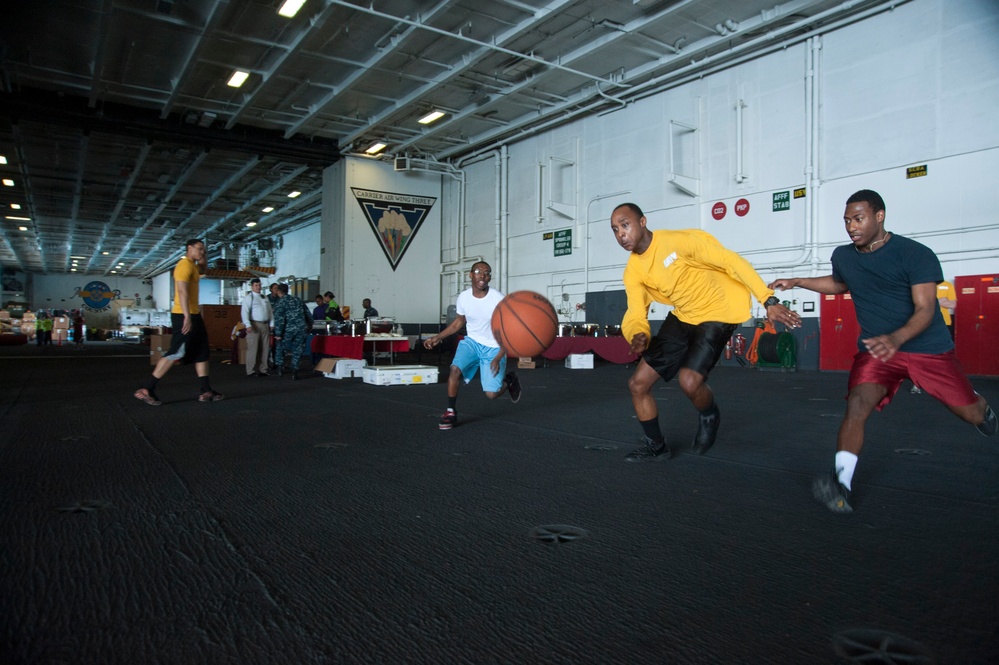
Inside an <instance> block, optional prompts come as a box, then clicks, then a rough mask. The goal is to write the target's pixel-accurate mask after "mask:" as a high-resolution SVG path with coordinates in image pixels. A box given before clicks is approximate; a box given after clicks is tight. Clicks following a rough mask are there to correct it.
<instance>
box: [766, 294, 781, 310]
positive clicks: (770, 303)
mask: <svg viewBox="0 0 999 665" xmlns="http://www.w3.org/2000/svg"><path fill="white" fill-rule="evenodd" d="M779 304H780V300H778V299H777V296H770V297H769V298H767V299H766V300H764V301H763V306H764V307H773V306H774V305H779Z"/></svg>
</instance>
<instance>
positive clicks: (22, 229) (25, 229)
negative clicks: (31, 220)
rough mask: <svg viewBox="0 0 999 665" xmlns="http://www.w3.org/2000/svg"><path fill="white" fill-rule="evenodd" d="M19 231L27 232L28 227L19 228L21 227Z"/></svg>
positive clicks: (18, 228)
mask: <svg viewBox="0 0 999 665" xmlns="http://www.w3.org/2000/svg"><path fill="white" fill-rule="evenodd" d="M17 230H18V231H27V230H28V227H27V226H19V227H17Z"/></svg>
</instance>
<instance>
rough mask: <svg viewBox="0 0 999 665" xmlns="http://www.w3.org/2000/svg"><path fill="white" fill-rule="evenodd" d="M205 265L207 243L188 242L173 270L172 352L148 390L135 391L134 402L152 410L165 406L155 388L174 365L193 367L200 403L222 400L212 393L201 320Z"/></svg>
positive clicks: (162, 360)
mask: <svg viewBox="0 0 999 665" xmlns="http://www.w3.org/2000/svg"><path fill="white" fill-rule="evenodd" d="M204 262H205V243H203V242H201V241H200V240H197V239H192V240H188V241H187V251H186V252H185V254H184V256H183V258H181V259H180V261H178V262H177V266H176V267H175V268H174V269H173V281H174V296H173V308H172V309H171V310H170V324H171V327H172V330H173V334H172V337H171V338H170V350H169V351H167V352H166V353H164V354H163V357H162V358H160V360H159V362H157V363H156V367H154V368H153V373H152V374H151V375H150V377H149V379H147V380H146V384H145V386H143V387H142V388H139V389H138V390H136V391H135V398H136V399H139V400H142V401H143V402H145V403H146V404H149V405H150V406H159V405H160V404H162V402H161V401H160V399H159V397H157V396H156V384H157V382H158V381H159V380H160V379H162V378H163V376H164V375H165V374H166V373H167V372H169V371H170V368H171V367H173V365H174V363H175V362H177V361H180V362H181V363H182V364H184V365H189V364H191V363H194V368H195V370H196V371H197V373H198V381H199V386H198V401H200V402H217V401H219V400H220V399H222V397H223V395H222V393H220V392H216V391H214V390H212V386H211V384H210V383H209V382H208V359H209V357H210V356H211V349H210V348H209V345H208V330H207V329H206V328H205V321H204V319H202V318H201V309H200V308H199V307H198V280H199V279H201V268H202V267H203V266H204Z"/></svg>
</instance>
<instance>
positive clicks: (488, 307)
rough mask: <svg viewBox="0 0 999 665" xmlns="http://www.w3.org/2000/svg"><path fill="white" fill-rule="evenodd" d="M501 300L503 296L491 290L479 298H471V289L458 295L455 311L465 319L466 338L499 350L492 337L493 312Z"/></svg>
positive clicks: (497, 343)
mask: <svg viewBox="0 0 999 665" xmlns="http://www.w3.org/2000/svg"><path fill="white" fill-rule="evenodd" d="M503 298H504V296H503V294H502V293H500V292H499V291H497V290H496V289H493V288H490V289H489V290H488V291H486V295H485V296H483V297H481V298H476V297H475V296H473V295H472V289H465V290H464V291H462V292H461V293H459V294H458V301H457V302H456V303H455V310H456V311H457V312H458V314H460V315H462V316H464V317H465V330H466V332H467V333H468V336H469V337H471V338H472V339H473V340H475V341H476V342H478V343H479V344H481V345H483V346H491V347H494V348H499V342H497V341H496V338H495V337H493V310H495V309H496V305H498V304H499V302H500V300H503Z"/></svg>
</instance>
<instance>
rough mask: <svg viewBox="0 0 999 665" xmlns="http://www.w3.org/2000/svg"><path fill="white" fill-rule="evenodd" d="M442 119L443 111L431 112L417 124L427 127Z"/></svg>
mask: <svg viewBox="0 0 999 665" xmlns="http://www.w3.org/2000/svg"><path fill="white" fill-rule="evenodd" d="M443 117H444V111H431V112H430V113H428V114H426V115H425V116H423V117H422V118H420V120H419V123H420V124H421V125H429V124H430V123H432V122H433V121H435V120H440V119H441V118H443Z"/></svg>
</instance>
